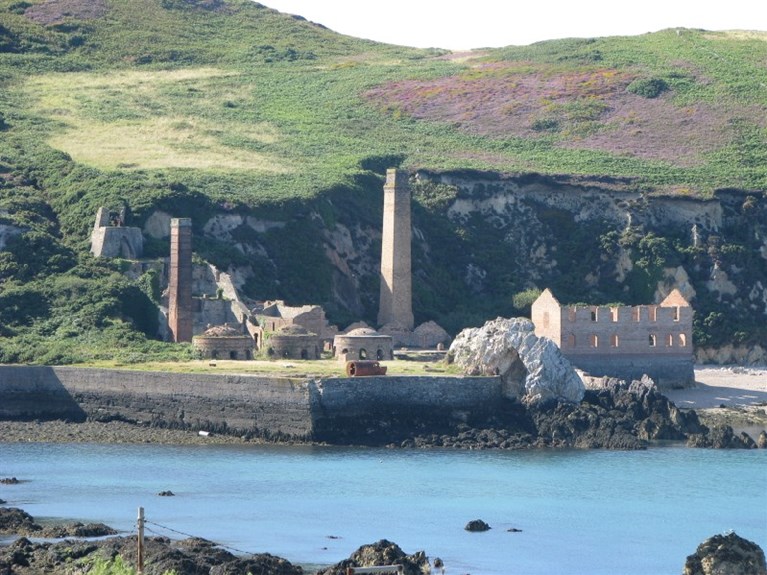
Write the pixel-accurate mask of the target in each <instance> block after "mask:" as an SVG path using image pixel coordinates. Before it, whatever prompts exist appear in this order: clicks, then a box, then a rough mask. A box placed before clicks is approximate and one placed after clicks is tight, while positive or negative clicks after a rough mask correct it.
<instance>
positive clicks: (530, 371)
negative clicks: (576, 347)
mask: <svg viewBox="0 0 767 575" xmlns="http://www.w3.org/2000/svg"><path fill="white" fill-rule="evenodd" d="M448 361H450V362H453V363H455V364H457V365H458V366H460V367H461V369H462V370H463V372H464V373H465V374H466V375H498V376H500V377H501V380H502V381H503V384H504V390H505V393H506V396H507V397H508V398H509V399H517V400H520V401H523V402H524V403H526V404H542V403H547V402H549V401H565V402H571V403H577V402H579V401H581V399H583V393H584V386H583V382H582V381H581V378H580V377H578V374H577V373H576V372H575V369H574V368H573V366H572V364H571V363H570V361H569V360H568V359H567V358H566V357H565V356H563V355H562V353H561V352H560V350H559V348H558V347H557V345H556V344H555V343H554V342H553V341H551V340H550V339H548V338H545V337H538V336H537V335H535V326H533V323H532V322H531V321H530V320H529V319H526V318H512V319H505V318H501V317H499V318H497V319H495V320H492V321H489V322H487V323H485V325H483V326H482V327H480V328H468V329H464V330H463V331H462V332H461V333H459V334H458V335H457V336H456V338H455V340H453V343H452V344H451V346H450V350H449V351H448Z"/></svg>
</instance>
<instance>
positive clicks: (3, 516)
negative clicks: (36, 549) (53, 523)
mask: <svg viewBox="0 0 767 575" xmlns="http://www.w3.org/2000/svg"><path fill="white" fill-rule="evenodd" d="M41 530H42V527H41V526H40V525H38V524H37V523H35V520H34V518H33V517H32V516H31V515H30V514H29V513H27V512H26V511H24V510H22V509H18V508H16V507H3V508H0V533H2V534H4V535H38V533H39V532H40V531H41Z"/></svg>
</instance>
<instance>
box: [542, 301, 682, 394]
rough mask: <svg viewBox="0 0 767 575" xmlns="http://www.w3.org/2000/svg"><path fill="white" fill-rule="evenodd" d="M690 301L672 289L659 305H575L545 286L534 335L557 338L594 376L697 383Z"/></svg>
mask: <svg viewBox="0 0 767 575" xmlns="http://www.w3.org/2000/svg"><path fill="white" fill-rule="evenodd" d="M692 317H693V310H692V308H691V307H690V304H689V303H688V302H687V300H686V299H685V298H684V297H683V296H682V294H681V293H680V292H679V291H678V290H676V289H675V290H673V291H672V292H671V293H670V294H669V295H668V296H667V297H666V298H665V299H664V300H663V301H662V302H660V303H659V304H657V305H638V306H612V307H607V306H582V305H578V306H570V305H563V304H561V303H559V301H557V299H556V298H555V297H554V294H552V293H551V291H550V290H548V289H546V290H544V291H543V293H542V294H541V295H540V296H539V297H538V299H537V300H535V302H534V303H533V306H532V320H533V323H534V324H535V334H536V335H537V336H541V337H547V338H549V339H551V340H553V341H554V342H555V343H556V344H557V345H558V346H559V348H560V349H561V350H562V353H563V354H564V355H565V357H567V358H568V359H569V360H570V362H571V363H572V364H573V365H574V366H575V367H577V368H579V369H581V370H583V371H584V372H586V373H588V374H589V375H592V376H611V377H618V378H621V379H626V380H629V381H630V380H631V379H639V378H641V376H642V375H643V374H647V375H649V376H650V377H652V378H653V380H655V383H656V384H657V385H658V386H660V387H664V388H672V387H687V386H690V385H693V384H694V382H695V372H694V355H693V348H692Z"/></svg>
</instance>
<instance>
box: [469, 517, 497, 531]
mask: <svg viewBox="0 0 767 575" xmlns="http://www.w3.org/2000/svg"><path fill="white" fill-rule="evenodd" d="M464 529H465V530H466V531H472V532H474V533H479V532H482V531H488V530H490V529H491V527H490V526H489V525H488V524H487V523H485V522H484V521H482V520H481V519H473V520H471V521H469V522H468V523H467V524H466V527H464Z"/></svg>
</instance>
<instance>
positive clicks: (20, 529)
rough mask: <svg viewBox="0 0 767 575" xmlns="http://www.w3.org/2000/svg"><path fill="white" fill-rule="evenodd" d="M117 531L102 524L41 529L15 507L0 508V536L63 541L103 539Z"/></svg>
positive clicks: (81, 524) (24, 512)
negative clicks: (75, 538) (74, 538)
mask: <svg viewBox="0 0 767 575" xmlns="http://www.w3.org/2000/svg"><path fill="white" fill-rule="evenodd" d="M116 533H117V531H115V530H114V529H112V528H111V527H109V526H108V525H104V524H103V523H89V524H87V525H85V524H83V523H79V522H75V523H63V524H60V525H46V526H45V527H43V526H42V525H39V524H38V523H36V522H35V520H34V518H33V517H32V516H31V515H30V514H29V513H27V512H26V511H23V510H21V509H18V508H15V507H3V508H0V534H2V535H23V536H27V537H44V538H46V539H63V538H64V537H104V536H106V535H115V534H116Z"/></svg>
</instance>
